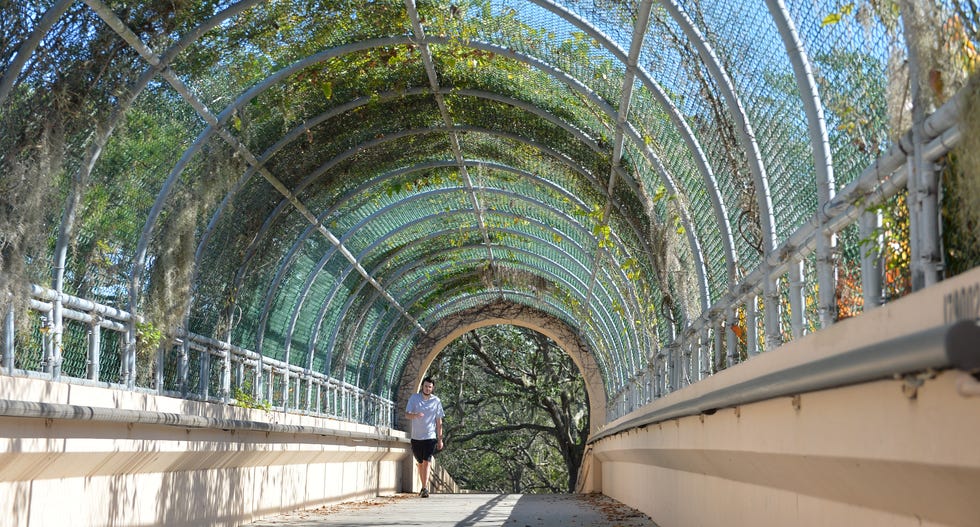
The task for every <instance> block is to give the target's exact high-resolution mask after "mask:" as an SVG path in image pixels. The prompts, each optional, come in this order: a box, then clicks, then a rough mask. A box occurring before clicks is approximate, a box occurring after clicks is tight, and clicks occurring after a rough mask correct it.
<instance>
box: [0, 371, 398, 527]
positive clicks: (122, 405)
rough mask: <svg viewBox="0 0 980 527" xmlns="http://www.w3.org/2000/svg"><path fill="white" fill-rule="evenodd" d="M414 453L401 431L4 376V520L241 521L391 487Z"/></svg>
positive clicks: (0, 486) (0, 439)
mask: <svg viewBox="0 0 980 527" xmlns="http://www.w3.org/2000/svg"><path fill="white" fill-rule="evenodd" d="M410 456H411V453H410V449H409V445H408V440H407V437H406V435H405V434H404V433H403V432H400V431H397V430H389V429H377V428H375V427H371V426H366V425H359V424H356V423H348V422H341V421H335V420H331V419H323V418H316V417H311V416H302V415H292V414H282V413H277V412H266V411H262V410H250V409H244V408H236V407H228V406H223V405H217V404H212V403H203V402H195V401H184V400H179V399H172V398H168V397H161V396H157V395H153V394H146V393H137V392H120V391H118V390H113V389H107V388H99V387H92V386H78V385H71V384H62V383H50V382H45V381H42V380H37V379H27V378H16V377H3V379H2V382H0V507H2V508H3V510H5V511H8V512H7V513H6V515H5V518H4V521H3V522H0V523H2V524H3V525H5V526H6V525H11V526H25V527H26V526H33V525H238V524H241V523H245V522H247V521H251V520H253V519H256V518H259V517H262V516H266V515H271V514H276V513H279V512H283V511H289V510H295V509H297V508H302V507H313V506H318V505H324V504H329V503H336V502H339V501H344V500H350V499H356V498H365V497H373V496H378V495H383V494H392V493H395V492H399V491H401V490H402V481H403V472H404V470H405V468H406V463H405V461H406V460H408V459H409V458H410ZM409 467H411V465H410V464H409ZM409 470H411V468H409Z"/></svg>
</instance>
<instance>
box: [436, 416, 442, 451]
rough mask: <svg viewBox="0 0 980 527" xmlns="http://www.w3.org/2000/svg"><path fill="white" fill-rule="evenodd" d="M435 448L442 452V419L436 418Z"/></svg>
mask: <svg viewBox="0 0 980 527" xmlns="http://www.w3.org/2000/svg"><path fill="white" fill-rule="evenodd" d="M436 439H437V441H436V448H438V449H439V450H442V418H441V417H437V418H436Z"/></svg>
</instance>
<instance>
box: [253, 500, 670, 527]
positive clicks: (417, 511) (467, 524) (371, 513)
mask: <svg viewBox="0 0 980 527" xmlns="http://www.w3.org/2000/svg"><path fill="white" fill-rule="evenodd" d="M248 525H249V526H250V527H272V526H277V527H282V526H288V527H317V526H326V525H344V526H348V527H357V526H365V527H366V526H371V527H381V526H385V527H395V526H398V527H403V526H406V527H410V526H420V527H422V526H424V527H491V526H493V527H512V526H513V527H603V526H606V527H614V526H615V527H656V525H655V524H654V523H653V522H652V521H651V520H650V518H648V517H647V516H646V515H645V514H643V513H641V512H638V511H636V510H634V509H631V508H629V507H627V506H625V505H623V504H621V503H619V502H618V501H615V500H613V499H611V498H608V497H606V496H602V495H599V494H587V495H577V494H433V495H431V496H430V497H429V498H428V499H422V498H419V497H417V496H415V495H410V494H399V495H396V496H390V497H381V498H375V499H373V500H370V501H363V502H353V503H345V504H340V505H334V506H329V507H322V508H319V509H312V510H304V511H296V512H292V513H289V514H282V515H278V516H273V517H270V518H266V519H264V520H261V521H257V522H254V523H250V524H248Z"/></svg>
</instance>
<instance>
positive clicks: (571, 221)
mask: <svg viewBox="0 0 980 527" xmlns="http://www.w3.org/2000/svg"><path fill="white" fill-rule="evenodd" d="M497 192H498V193H502V194H504V195H507V196H511V197H515V198H518V199H522V200H523V201H531V200H528V199H526V198H525V197H524V196H521V195H519V194H515V193H513V192H505V191H497ZM532 203H533V201H532ZM537 203H540V202H537ZM542 208H544V209H545V210H549V211H551V212H553V213H555V214H556V215H558V216H559V217H562V218H564V219H565V221H566V223H565V224H566V225H571V226H573V227H576V228H577V229H578V230H579V231H580V232H582V233H583V234H585V235H586V236H591V232H590V231H589V229H587V228H585V227H584V226H583V225H581V224H580V223H578V221H577V220H576V219H575V218H574V217H571V216H568V215H567V214H565V213H563V212H562V211H560V210H557V209H549V208H547V207H542ZM460 213H462V211H460ZM495 214H496V215H500V216H507V217H512V218H518V216H517V215H514V214H510V213H507V212H504V211H496V212H495ZM441 215H443V214H439V216H441ZM429 218H431V216H430V217H427V218H420V219H417V220H413V221H412V222H410V223H408V224H404V225H403V226H401V227H399V228H398V229H393V230H392V231H390V232H389V233H388V235H393V234H395V233H397V232H400V231H401V230H404V229H407V228H411V227H413V226H415V225H417V224H419V223H422V222H424V221H427V219H429ZM521 219H525V220H527V221H530V222H531V223H534V224H536V225H537V226H538V227H541V228H543V229H546V230H548V229H551V230H554V227H553V226H551V225H547V224H544V223H542V222H539V221H537V220H531V219H527V218H523V217H521ZM497 230H500V231H503V232H512V233H515V234H516V233H519V232H520V231H513V230H511V229H504V228H498V229H497ZM445 232H454V231H451V230H448V229H447V230H443V231H434V232H433V233H430V235H428V236H427V237H426V238H434V237H437V236H438V235H441V234H442V233H445ZM562 234H563V233H562ZM521 236H529V234H527V233H522V234H521ZM534 238H535V239H537V240H539V241H541V242H542V244H543V245H547V246H551V247H552V248H553V249H556V250H557V252H559V253H560V254H565V255H566V256H567V257H568V258H569V259H570V260H571V261H576V262H577V261H578V260H577V259H576V258H574V257H572V256H571V255H569V254H568V253H567V251H565V250H564V249H561V248H560V247H558V246H555V245H552V244H551V243H550V242H548V241H547V240H544V239H541V238H537V237H534ZM386 239H387V236H386V237H382V238H379V239H378V240H376V241H375V242H374V243H373V244H372V245H370V246H368V247H367V248H365V250H364V251H362V254H363V253H364V252H366V251H369V250H372V249H373V248H374V247H375V246H376V245H379V244H381V243H383V242H384V241H385V240H386ZM568 239H569V240H570V241H572V243H575V242H574V239H573V238H568ZM575 245H576V247H577V248H578V250H579V251H581V252H582V253H583V254H587V253H588V251H586V250H585V249H584V247H582V246H580V245H578V244H577V243H575ZM403 250H404V249H403ZM399 252H401V251H399ZM397 254H398V252H396V253H393V254H392V255H390V256H389V257H388V258H386V259H385V260H384V261H383V262H380V263H379V264H378V265H376V266H375V268H374V269H372V270H371V272H372V273H374V274H377V269H378V268H380V267H383V266H384V265H385V264H387V262H389V261H391V259H393V258H395V257H396V256H397ZM555 265H559V264H557V263H555ZM580 265H581V267H582V268H583V269H588V267H587V266H585V265H584V264H582V263H580ZM617 268H618V269H619V272H620V274H621V276H620V279H621V280H623V282H624V283H628V280H626V277H625V274H624V273H623V271H622V269H621V268H619V267H618V266H617ZM314 272H315V271H314V270H311V274H312V273H314ZM348 272H349V269H348V270H346V271H345V273H344V274H345V275H346V274H347V273H348ZM398 272H400V271H396V274H397V273H398ZM566 272H569V271H566ZM384 281H385V282H386V283H391V282H392V279H391V277H388V278H386V279H385V280H384ZM336 287H338V285H336V284H335V286H334V288H336ZM630 292H631V293H634V292H633V291H630ZM620 293H622V292H620ZM354 296H355V295H354V294H352V295H351V296H350V297H349V300H348V302H347V303H346V304H345V306H344V308H342V310H341V313H344V312H346V311H347V310H349V309H350V307H351V304H352V302H353V299H354ZM634 297H635V294H630V295H625V296H623V295H622V294H620V299H621V301H623V304H624V306H632V307H633V308H634V309H639V307H638V305H637V304H636V303H635V302H636V300H637V299H636V298H634ZM326 304H327V303H326V302H325V303H323V307H321V313H319V314H318V315H317V320H318V322H317V323H316V324H315V326H314V327H315V328H317V329H316V333H315V334H314V335H312V336H311V342H310V344H309V346H308V349H309V350H310V353H312V352H313V350H315V348H316V340H317V338H318V337H316V335H318V333H319V327H320V325H321V324H322V322H321V320H322V317H323V315H324V314H325V310H326ZM294 316H295V315H294ZM343 317H344V315H343V314H341V315H340V318H343ZM336 329H337V328H335V331H334V332H333V334H332V336H331V340H330V343H329V345H328V349H332V348H333V346H334V345H335V341H336V338H337V331H336ZM328 354H329V352H328Z"/></svg>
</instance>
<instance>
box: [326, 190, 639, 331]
mask: <svg viewBox="0 0 980 527" xmlns="http://www.w3.org/2000/svg"><path fill="white" fill-rule="evenodd" d="M484 190H485V191H487V192H494V193H500V194H504V195H506V196H510V197H515V198H518V199H521V200H522V201H527V202H531V203H538V204H542V205H544V204H543V203H542V202H540V201H536V200H529V199H527V198H526V197H524V196H521V195H519V194H515V193H513V192H511V191H503V190H498V189H484ZM410 199H419V198H417V197H416V196H413V197H412V198H410ZM541 208H543V209H544V210H547V211H550V212H552V213H554V214H555V215H557V216H559V217H561V218H564V220H565V222H566V224H569V225H572V226H575V227H577V228H578V229H579V230H580V231H581V232H583V233H584V234H585V235H586V236H587V237H591V236H592V233H591V232H590V231H589V230H588V229H586V228H585V227H584V226H582V225H581V224H580V223H579V222H578V220H577V219H575V218H574V217H572V216H569V215H568V214H566V213H564V212H563V211H561V210H558V209H553V208H550V207H548V206H542V207H541ZM495 213H496V214H497V215H500V216H506V217H512V218H520V219H523V220H527V221H531V222H532V223H535V224H538V225H539V226H541V227H544V228H546V229H553V227H551V226H550V225H544V224H541V223H540V222H537V221H534V220H529V219H527V218H523V217H518V216H516V215H514V214H511V213H508V212H505V211H496V212H495ZM412 224H414V222H413V223H412ZM400 230H401V229H393V230H392V231H391V232H390V233H389V234H392V233H396V232H399V231H400ZM498 230H504V229H501V228H498ZM385 239H386V238H381V239H379V240H376V241H375V243H374V245H376V244H378V243H381V242H382V241H384V240H385ZM542 242H543V245H545V246H549V247H555V245H554V244H552V243H550V242H549V241H547V240H542ZM614 243H617V244H619V245H621V242H620V240H619V239H618V237H617V238H615V239H614ZM578 247H579V249H580V250H582V252H583V253H587V251H585V250H584V248H582V247H581V246H578ZM624 252H625V251H624ZM396 254H397V253H396ZM393 256H394V255H392V257H393ZM610 257H611V259H612V261H613V263H614V264H615V267H616V268H617V269H619V273H620V279H621V280H622V282H623V283H624V284H629V283H630V281H629V280H628V279H627V278H626V276H625V273H624V272H623V270H622V268H621V266H620V265H619V263H618V261H617V260H616V258H614V257H612V255H610ZM385 261H386V262H387V261H389V260H388V259H386V260H385ZM593 265H594V264H593ZM583 267H584V266H583ZM386 281H389V280H386ZM629 292H630V294H628V295H625V296H623V295H620V300H622V301H623V306H624V308H625V307H629V306H632V307H633V309H635V310H636V311H639V310H640V307H639V304H638V302H637V301H638V299H637V298H636V295H635V293H636V292H635V290H632V289H630V291H629ZM627 300H630V301H632V302H627ZM344 311H346V309H345V310H344ZM631 311H632V309H631ZM630 318H631V321H635V317H633V316H632V314H631V317H630Z"/></svg>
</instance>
